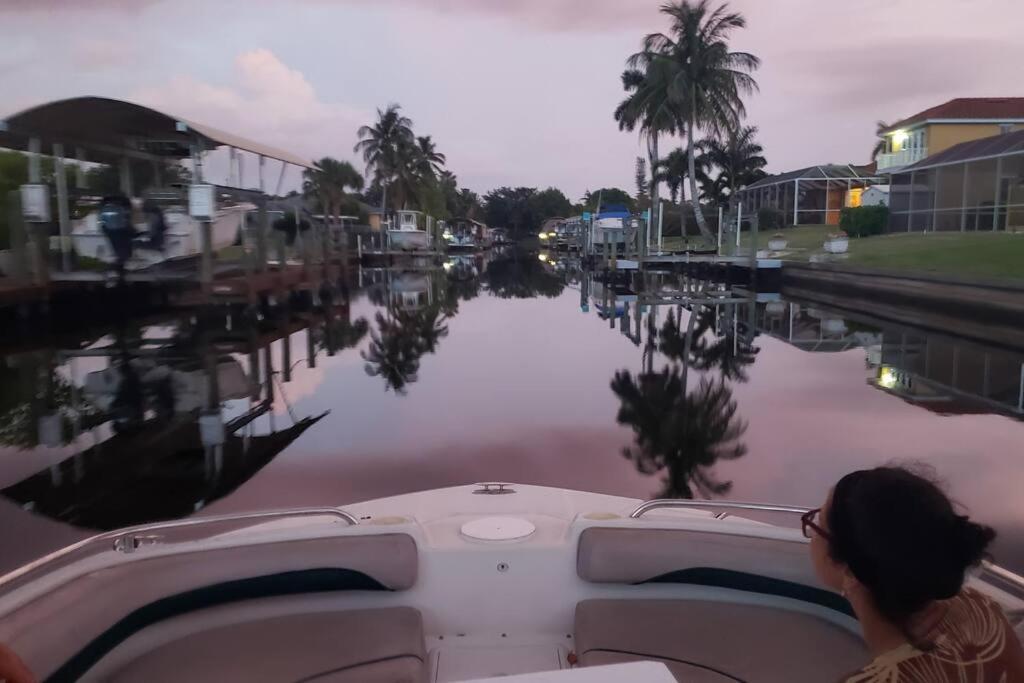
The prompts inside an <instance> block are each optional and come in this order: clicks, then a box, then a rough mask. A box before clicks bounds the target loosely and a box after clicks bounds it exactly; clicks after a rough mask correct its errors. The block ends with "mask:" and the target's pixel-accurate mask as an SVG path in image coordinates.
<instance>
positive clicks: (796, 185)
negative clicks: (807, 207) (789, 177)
mask: <svg viewBox="0 0 1024 683" xmlns="http://www.w3.org/2000/svg"><path fill="white" fill-rule="evenodd" d="M799 210H800V179H799V178H797V179H796V180H794V181H793V225H800V215H799Z"/></svg>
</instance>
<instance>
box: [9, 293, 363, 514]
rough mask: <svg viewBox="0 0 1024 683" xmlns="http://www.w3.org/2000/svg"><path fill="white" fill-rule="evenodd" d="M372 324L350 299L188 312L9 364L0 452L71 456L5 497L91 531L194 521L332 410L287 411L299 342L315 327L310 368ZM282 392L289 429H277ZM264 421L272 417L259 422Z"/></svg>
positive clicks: (23, 355)
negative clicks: (355, 314)
mask: <svg viewBox="0 0 1024 683" xmlns="http://www.w3.org/2000/svg"><path fill="white" fill-rule="evenodd" d="M295 303H297V304H298V306H297V307H294V308H293V307H291V305H292V304H295ZM307 303H308V301H307ZM367 328H368V323H367V321H366V320H365V319H362V318H361V319H357V320H355V321H352V320H350V317H349V313H348V303H347V302H345V303H341V304H335V303H334V302H333V301H331V300H322V301H321V303H320V304H319V305H318V306H315V307H312V306H308V305H307V306H303V305H302V302H301V301H298V302H292V301H289V302H287V303H286V304H284V305H282V306H280V307H278V308H266V307H265V308H264V309H263V311H262V312H261V313H256V312H255V311H253V310H245V309H240V308H235V307H223V308H218V309H209V310H203V311H201V312H196V313H183V314H182V315H180V316H178V317H171V318H168V319H166V320H163V321H161V322H160V324H157V325H150V326H147V327H145V328H142V327H136V328H122V329H118V330H114V331H112V333H110V334H107V335H103V336H101V337H99V338H82V339H80V340H79V342H78V343H77V344H74V345H72V346H69V347H67V348H60V349H45V350H40V351H33V352H27V353H21V354H12V355H8V356H6V357H5V358H4V361H3V365H2V366H0V367H2V371H0V372H2V374H3V375H4V379H5V380H9V381H4V382H3V384H2V386H3V392H2V403H0V408H2V412H0V443H3V444H4V445H6V446H9V447H14V448H18V449H25V450H27V449H35V448H40V447H42V448H47V449H55V448H62V447H63V449H64V450H65V451H70V455H66V456H64V457H59V458H58V459H57V460H54V461H52V462H51V463H50V464H49V466H47V467H45V468H43V469H41V470H39V471H37V472H35V473H34V474H32V475H30V476H28V477H26V478H24V479H22V480H21V481H17V482H16V483H13V484H11V485H8V486H7V487H6V488H4V489H2V490H0V496H3V497H5V498H7V499H8V500H10V501H12V502H14V503H16V504H17V505H19V506H21V507H22V508H23V509H25V510H28V511H30V512H32V513H34V514H38V515H43V516H45V517H49V518H51V519H55V520H59V521H62V522H65V523H68V524H71V525H74V526H76V527H81V528H88V529H99V530H106V529H116V528H120V527H124V526H130V525H134V524H141V523H145V522H149V521H156V520H163V519H172V518H178V517H183V516H187V515H190V514H193V513H195V512H196V511H197V510H200V509H202V508H203V507H205V506H207V505H209V504H210V503H212V502H214V501H217V500H219V499H221V498H223V497H225V496H227V495H229V494H230V493H232V492H233V491H234V490H236V489H237V488H238V487H239V486H241V485H243V484H244V483H245V482H246V481H248V480H249V479H250V478H251V477H252V476H253V475H254V474H255V473H256V472H258V471H260V470H261V469H262V468H263V467H265V466H266V465H267V464H268V463H269V462H270V461H272V460H273V459H274V458H275V457H277V456H278V455H279V454H280V453H281V452H282V451H284V450H285V449H286V448H288V446H290V445H291V444H292V443H293V442H294V441H295V440H296V439H298V438H299V437H300V436H301V435H302V434H303V433H304V432H305V431H306V430H308V429H309V428H310V427H312V426H313V425H314V424H316V423H317V422H319V421H320V420H321V419H323V417H324V416H325V415H326V412H322V413H320V414H318V415H306V416H301V417H300V416H298V415H296V414H295V411H294V410H293V409H292V407H291V405H290V404H288V403H287V399H286V397H285V395H284V393H285V389H284V385H285V384H286V383H287V382H288V381H290V373H291V370H292V368H293V366H294V364H293V363H292V362H291V357H290V356H291V339H290V337H291V336H292V335H293V334H295V333H296V332H298V331H300V330H306V331H307V340H308V354H309V355H308V356H307V358H306V361H307V364H309V365H315V358H316V354H317V351H318V350H327V351H328V353H333V352H337V351H338V350H339V349H341V348H345V347H347V346H352V345H354V344H356V343H358V342H359V340H360V339H361V338H362V337H363V336H365V335H366V332H367ZM275 343H277V345H278V346H279V348H280V349H281V358H280V363H277V361H276V359H275V358H274V356H273V354H272V352H271V348H272V344H275ZM246 358H247V359H248V367H246V366H245V365H243V363H242V360H244V359H246ZM83 369H84V372H82V370H83ZM278 397H280V398H283V399H284V400H285V405H286V407H287V411H288V414H289V416H290V418H291V419H290V424H288V425H287V426H281V427H278V426H277V425H276V420H275V418H274V415H273V412H274V410H275V405H276V399H277V398H278ZM263 416H268V417H269V419H268V420H266V421H264V422H265V424H260V425H259V426H258V419H259V418H261V417H263Z"/></svg>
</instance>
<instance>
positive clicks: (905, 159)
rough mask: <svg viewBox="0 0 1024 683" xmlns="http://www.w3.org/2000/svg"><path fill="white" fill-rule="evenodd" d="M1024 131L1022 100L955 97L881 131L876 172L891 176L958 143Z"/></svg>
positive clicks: (1022, 98) (1021, 98) (1018, 98)
mask: <svg viewBox="0 0 1024 683" xmlns="http://www.w3.org/2000/svg"><path fill="white" fill-rule="evenodd" d="M1017 130H1024V97H958V98H956V99H954V100H950V101H949V102H946V103H945V104H940V105H939V106H937V107H932V108H931V109H925V110H924V111H922V112H918V113H917V114H914V115H913V116H911V117H909V118H906V119H903V120H902V121H899V122H897V123H894V124H892V125H891V126H889V127H888V128H886V129H884V130H883V131H881V132H880V137H881V138H882V139H883V141H884V142H885V148H884V150H883V152H882V154H879V155H878V158H877V162H878V171H879V172H885V173H892V172H893V171H897V170H899V169H901V168H903V167H905V166H909V165H910V164H916V163H917V162H918V161H921V160H922V159H924V158H925V157H927V156H931V155H932V154H938V153H939V152H943V151H945V150H947V149H949V148H950V147H953V146H954V145H958V144H960V143H961V142H969V141H971V140H979V139H981V138H987V137H991V136H993V135H999V134H1000V133H1011V132H1013V131H1017Z"/></svg>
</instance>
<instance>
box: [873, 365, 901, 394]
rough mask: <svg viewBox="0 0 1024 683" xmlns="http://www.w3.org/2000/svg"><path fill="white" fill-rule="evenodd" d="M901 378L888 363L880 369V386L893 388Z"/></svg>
mask: <svg viewBox="0 0 1024 683" xmlns="http://www.w3.org/2000/svg"><path fill="white" fill-rule="evenodd" d="M898 381H899V380H898V379H897V377H896V373H895V372H894V371H893V369H892V368H890V367H889V366H887V365H883V366H882V367H881V368H880V369H879V371H878V386H880V387H882V388H883V389H892V388H893V387H894V386H896V383H897V382H898Z"/></svg>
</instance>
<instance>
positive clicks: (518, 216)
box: [484, 187, 538, 236]
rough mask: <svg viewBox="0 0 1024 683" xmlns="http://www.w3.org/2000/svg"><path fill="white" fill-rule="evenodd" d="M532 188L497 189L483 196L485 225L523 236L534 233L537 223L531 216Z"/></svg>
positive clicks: (533, 190)
mask: <svg viewBox="0 0 1024 683" xmlns="http://www.w3.org/2000/svg"><path fill="white" fill-rule="evenodd" d="M536 193H537V189H536V188H533V187H516V188H511V187H499V188H498V189H496V190H491V191H490V192H488V193H487V194H486V195H484V215H485V216H486V217H487V224H488V225H491V226H495V227H504V228H508V229H509V230H510V231H511V232H512V233H513V234H515V235H518V236H523V235H526V234H529V233H530V232H535V231H536V227H537V224H538V221H537V220H536V217H535V216H534V214H533V208H534V207H533V203H532V200H533V196H534V195H535V194H536Z"/></svg>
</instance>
